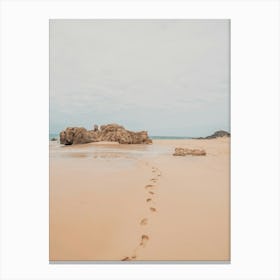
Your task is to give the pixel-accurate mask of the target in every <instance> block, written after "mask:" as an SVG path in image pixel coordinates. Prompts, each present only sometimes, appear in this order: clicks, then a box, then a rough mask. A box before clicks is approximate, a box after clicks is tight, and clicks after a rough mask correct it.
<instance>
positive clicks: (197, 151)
mask: <svg viewBox="0 0 280 280" xmlns="http://www.w3.org/2000/svg"><path fill="white" fill-rule="evenodd" d="M186 155H192V156H205V155H206V152H205V150H200V149H188V148H175V152H174V154H173V156H186Z"/></svg>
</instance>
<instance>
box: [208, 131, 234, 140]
mask: <svg viewBox="0 0 280 280" xmlns="http://www.w3.org/2000/svg"><path fill="white" fill-rule="evenodd" d="M219 137H230V133H229V132H227V131H224V130H218V131H216V132H214V133H213V134H212V135H210V136H207V137H205V139H214V138H219Z"/></svg>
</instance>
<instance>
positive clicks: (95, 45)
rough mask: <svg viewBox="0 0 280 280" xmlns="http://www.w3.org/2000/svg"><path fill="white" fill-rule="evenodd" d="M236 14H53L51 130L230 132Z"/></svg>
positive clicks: (155, 133)
mask: <svg viewBox="0 0 280 280" xmlns="http://www.w3.org/2000/svg"><path fill="white" fill-rule="evenodd" d="M229 25H230V23H229V20H148V21H147V20H51V21H50V132H51V133H52V132H53V133H56V132H59V131H61V130H63V129H65V128H66V127H68V126H83V127H86V128H87V129H91V128H92V127H93V125H94V124H98V125H101V124H107V123H119V124H122V125H124V126H125V127H126V128H127V129H130V130H148V132H149V134H150V135H167V136H171V135H174V136H206V135H209V134H211V133H212V132H214V131H215V130H220V129H224V130H227V131H229V117H230V93H229V84H230V80H229V67H230V65H229V55H230V54H229V36H230V30H229V28H230V27H229Z"/></svg>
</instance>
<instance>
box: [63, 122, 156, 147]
mask: <svg viewBox="0 0 280 280" xmlns="http://www.w3.org/2000/svg"><path fill="white" fill-rule="evenodd" d="M99 141H112V142H119V143H120V144H151V143H152V140H151V139H150V138H149V136H148V133H147V131H140V132H133V131H129V130H126V129H125V128H124V127H123V126H121V125H118V124H108V125H101V126H100V129H98V126H97V125H95V126H94V129H93V130H86V129H85V128H83V127H68V128H66V130H64V131H62V132H60V144H64V145H72V144H85V143H91V142H99Z"/></svg>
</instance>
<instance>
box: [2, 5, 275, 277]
mask: <svg viewBox="0 0 280 280" xmlns="http://www.w3.org/2000/svg"><path fill="white" fill-rule="evenodd" d="M1 6H2V7H1V8H2V9H1V93H2V95H1V246H0V248H1V263H0V265H1V279H30V280H31V279H36V280H37V279H123V280H124V279H279V276H280V273H279V263H280V259H279V189H278V186H279V175H278V172H279V157H278V156H279V147H278V145H279V96H278V93H279V74H280V73H279V53H278V51H279V2H278V1H268V0H265V1H236V0H235V1H211V0H207V1H185V2H183V1H165V2H159V1H149V2H146V1H144V2H143V1H132V2H122V1H112V2H110V1H103V2H90V1H85V2H82V1H48V2H46V1H25V0H21V1H4V2H2V3H1ZM49 18H194V19H196V18H200V19H201V18H227V19H231V42H232V47H231V55H232V57H231V61H232V63H231V74H232V88H231V92H232V95H231V106H232V107H231V108H232V109H231V133H232V163H231V167H232V173H231V174H232V185H231V190H232V195H231V198H232V220H231V226H232V261H231V264H228V265H209V264H208V265H198V264H196V265H191V264H188V265H182V264H176V265H147V264H146V265H50V264H49V263H48V20H49Z"/></svg>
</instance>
